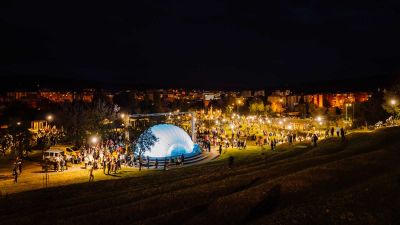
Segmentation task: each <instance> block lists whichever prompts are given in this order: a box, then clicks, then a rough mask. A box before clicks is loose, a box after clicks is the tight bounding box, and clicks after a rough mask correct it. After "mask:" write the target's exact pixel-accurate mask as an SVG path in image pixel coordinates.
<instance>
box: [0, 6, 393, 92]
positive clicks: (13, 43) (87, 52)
mask: <svg viewBox="0 0 400 225" xmlns="http://www.w3.org/2000/svg"><path fill="white" fill-rule="evenodd" d="M299 2H302V3H299ZM0 4H1V11H0V27H1V44H0V47H1V49H0V50H1V53H0V54H1V58H0V59H1V61H0V76H10V75H11V76H13V78H15V79H18V78H19V77H21V76H22V75H30V76H38V75H40V76H42V75H45V76H50V77H72V78H76V79H85V80H95V81H106V82H121V81H123V82H126V83H132V84H149V83H154V84H159V85H181V86H184V85H199V86H204V87H208V86H221V87H225V86H254V87H259V86H264V85H265V86H268V85H283V84H293V83H299V82H300V83H306V82H313V81H329V80H334V79H343V78H348V77H350V78H359V77H365V76H381V77H382V79H384V77H385V76H389V75H393V74H398V72H400V67H399V62H400V13H399V12H400V1H398V0H393V1H378V0H373V1H371V0H362V1H326V0H325V1H320V0H318V1H317V0H315V1H297V0H292V1H287V0H280V1H266V0H263V1H255V0H254V1H253V0H247V1H233V0H230V1H216V0H215V1H211V0H199V1H192V0H191V1H188V0H186V1H171V0H160V1H150V0H146V1H143V0H132V1H91V2H89V1H82V0H80V1H75V0H68V1H65V0H51V1H49V0H47V1H33V0H12V1H11V0H8V1H7V0H2V1H1V3H0Z"/></svg>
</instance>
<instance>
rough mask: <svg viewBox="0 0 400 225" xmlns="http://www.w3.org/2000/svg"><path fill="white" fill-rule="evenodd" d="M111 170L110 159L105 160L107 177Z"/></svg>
mask: <svg viewBox="0 0 400 225" xmlns="http://www.w3.org/2000/svg"><path fill="white" fill-rule="evenodd" d="M110 170H111V159H108V160H107V175H110Z"/></svg>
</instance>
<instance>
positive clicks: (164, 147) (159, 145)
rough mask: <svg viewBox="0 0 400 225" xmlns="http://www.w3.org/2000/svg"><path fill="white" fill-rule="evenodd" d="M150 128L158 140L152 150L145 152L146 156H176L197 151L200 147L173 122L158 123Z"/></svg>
mask: <svg viewBox="0 0 400 225" xmlns="http://www.w3.org/2000/svg"><path fill="white" fill-rule="evenodd" d="M149 129H150V130H151V132H152V133H153V135H154V136H156V137H157V139H158V140H157V142H156V143H155V144H154V145H153V146H152V147H151V149H150V151H146V152H144V156H149V157H157V158H158V157H174V156H180V155H182V154H184V155H186V154H191V153H195V152H196V151H197V149H198V146H197V145H196V144H194V143H193V141H192V139H191V138H190V136H189V135H188V134H187V133H186V132H185V131H184V130H183V129H182V128H180V127H177V126H174V125H171V124H158V125H155V126H152V127H151V128H149Z"/></svg>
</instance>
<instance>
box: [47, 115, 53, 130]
mask: <svg viewBox="0 0 400 225" xmlns="http://www.w3.org/2000/svg"><path fill="white" fill-rule="evenodd" d="M53 119H54V118H53V115H51V114H49V115H47V116H46V120H47V122H48V124H49V128H50V129H51V122H52V121H53Z"/></svg>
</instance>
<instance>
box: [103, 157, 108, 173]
mask: <svg viewBox="0 0 400 225" xmlns="http://www.w3.org/2000/svg"><path fill="white" fill-rule="evenodd" d="M106 168H107V159H106V157H104V158H103V173H104V174H106Z"/></svg>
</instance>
